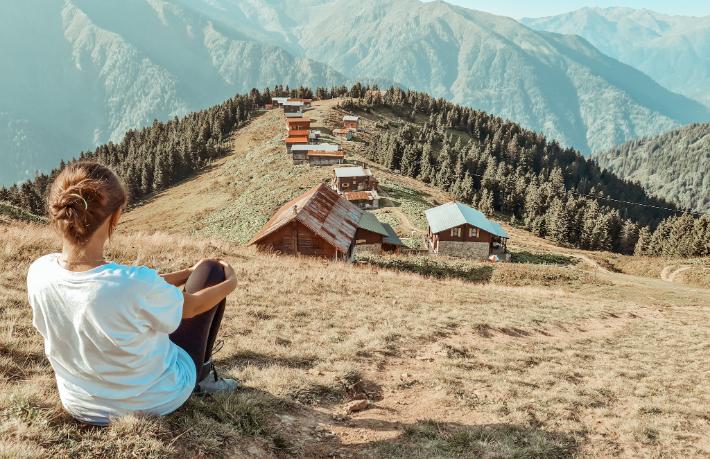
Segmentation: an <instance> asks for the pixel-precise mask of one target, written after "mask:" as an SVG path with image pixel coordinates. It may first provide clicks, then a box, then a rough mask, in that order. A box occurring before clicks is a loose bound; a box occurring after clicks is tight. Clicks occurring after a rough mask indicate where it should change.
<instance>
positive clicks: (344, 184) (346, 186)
mask: <svg viewBox="0 0 710 459" xmlns="http://www.w3.org/2000/svg"><path fill="white" fill-rule="evenodd" d="M342 187H343V188H350V184H349V183H347V182H343V184H342Z"/></svg>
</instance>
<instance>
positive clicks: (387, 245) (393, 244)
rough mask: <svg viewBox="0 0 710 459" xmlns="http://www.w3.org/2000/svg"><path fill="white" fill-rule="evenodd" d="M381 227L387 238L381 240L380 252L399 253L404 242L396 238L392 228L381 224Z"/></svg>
mask: <svg viewBox="0 0 710 459" xmlns="http://www.w3.org/2000/svg"><path fill="white" fill-rule="evenodd" d="M382 227H383V228H384V229H385V231H386V232H387V236H385V237H384V238H383V239H382V251H383V252H385V253H399V252H400V250H401V249H402V247H405V245H404V242H402V240H401V239H400V238H399V236H397V233H396V232H395V231H394V228H392V226H390V225H389V224H387V223H382Z"/></svg>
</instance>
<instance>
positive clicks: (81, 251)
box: [60, 238, 106, 271]
mask: <svg viewBox="0 0 710 459" xmlns="http://www.w3.org/2000/svg"><path fill="white" fill-rule="evenodd" d="M60 261H61V262H62V264H63V265H64V267H65V268H66V269H68V270H70V271H87V270H89V269H93V268H96V267H97V266H101V265H103V264H104V263H106V261H105V260H104V241H101V240H94V239H93V238H92V240H89V241H88V242H87V243H86V244H84V245H75V244H71V243H70V242H67V241H64V244H63V247H62V256H61V258H60Z"/></svg>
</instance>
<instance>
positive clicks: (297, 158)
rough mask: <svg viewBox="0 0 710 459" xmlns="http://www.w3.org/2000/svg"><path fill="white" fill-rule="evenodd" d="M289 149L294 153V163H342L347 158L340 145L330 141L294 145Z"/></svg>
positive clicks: (319, 164)
mask: <svg viewBox="0 0 710 459" xmlns="http://www.w3.org/2000/svg"><path fill="white" fill-rule="evenodd" d="M289 151H290V152H291V154H292V155H293V163H294V164H305V163H308V164H311V165H314V166H322V165H329V164H341V163H342V162H343V159H344V158H345V153H344V152H342V151H340V146H338V145H333V144H329V143H320V144H314V143H309V144H308V145H294V146H293V147H292V148H291V149H290V150H289Z"/></svg>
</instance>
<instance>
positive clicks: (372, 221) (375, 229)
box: [357, 212, 389, 237]
mask: <svg viewBox="0 0 710 459" xmlns="http://www.w3.org/2000/svg"><path fill="white" fill-rule="evenodd" d="M357 225H358V226H359V227H360V228H362V229H364V230H367V231H370V232H372V233H377V234H380V235H382V236H385V237H387V236H389V233H387V230H386V229H385V227H384V226H382V223H380V221H379V220H378V219H377V217H376V216H375V214H371V213H370V212H363V213H362V216H361V217H360V221H359V222H358V224H357Z"/></svg>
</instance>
